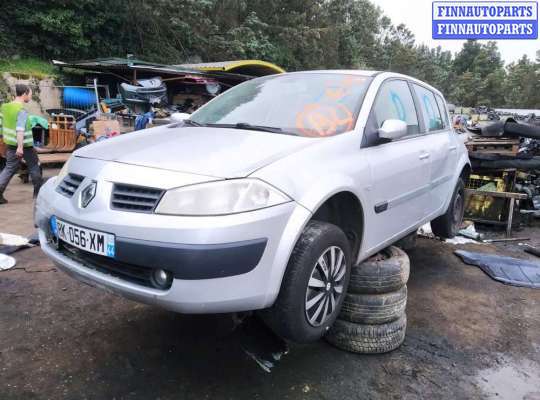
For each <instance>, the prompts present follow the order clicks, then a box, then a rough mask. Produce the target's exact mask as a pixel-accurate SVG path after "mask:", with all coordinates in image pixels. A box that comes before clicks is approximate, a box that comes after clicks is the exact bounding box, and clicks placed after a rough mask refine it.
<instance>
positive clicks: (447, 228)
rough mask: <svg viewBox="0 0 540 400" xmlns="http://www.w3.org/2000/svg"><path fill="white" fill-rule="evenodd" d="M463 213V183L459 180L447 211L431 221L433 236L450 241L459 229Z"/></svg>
mask: <svg viewBox="0 0 540 400" xmlns="http://www.w3.org/2000/svg"><path fill="white" fill-rule="evenodd" d="M464 211H465V183H463V179H462V178H459V179H458V181H457V184H456V187H455V189H454V193H453V194H452V199H451V200H450V204H449V205H448V210H446V212H445V213H444V214H443V215H441V216H440V217H437V218H435V219H434V220H433V221H431V230H432V232H433V233H434V234H435V236H439V237H441V238H445V239H451V238H453V237H454V236H456V235H457V233H458V231H459V230H460V228H461V221H462V220H463V213H464Z"/></svg>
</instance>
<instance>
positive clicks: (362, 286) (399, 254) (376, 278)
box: [349, 246, 410, 294]
mask: <svg viewBox="0 0 540 400" xmlns="http://www.w3.org/2000/svg"><path fill="white" fill-rule="evenodd" d="M409 271H410V262H409V257H408V256H407V254H406V253H405V252H404V251H403V250H401V249H399V248H398V247H395V246H390V247H387V248H386V249H384V250H382V251H381V252H379V253H377V254H375V255H374V256H372V257H370V258H368V259H367V260H366V261H364V262H362V263H361V264H358V265H355V266H354V267H352V269H351V280H350V283H349V293H356V294H377V293H390V292H393V291H396V290H399V289H401V288H402V287H403V286H405V284H406V283H407V280H408V279H409Z"/></svg>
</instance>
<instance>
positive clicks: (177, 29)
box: [0, 0, 540, 108]
mask: <svg viewBox="0 0 540 400" xmlns="http://www.w3.org/2000/svg"><path fill="white" fill-rule="evenodd" d="M2 5H3V7H2V13H0V57H1V58H7V57H12V56H18V57H20V58H24V57H32V58H35V57H38V58H39V59H43V60H50V59H52V58H56V59H62V60H75V59H87V58H101V57H109V56H119V57H124V56H125V55H126V54H128V53H131V54H134V55H135V56H136V57H137V58H143V59H148V60H151V61H155V62H164V63H172V64H180V63H182V62H198V61H224V60H232V59H250V58H255V59H264V60H267V61H271V62H274V63H276V64H278V65H280V66H282V67H284V68H285V69H286V70H299V69H320V68H368V69H378V70H391V71H396V72H402V73H405V74H409V75H412V76H416V77H418V78H419V79H422V80H424V81H426V82H429V83H431V84H433V85H434V86H435V87H437V88H439V89H441V91H442V92H443V93H444V94H445V95H446V96H447V98H448V100H449V101H451V102H455V103H458V104H462V105H468V106H474V105H479V104H482V105H488V106H509V107H518V106H519V107H528V108H540V98H539V97H540V95H539V93H540V90H539V89H540V87H539V85H540V84H539V73H540V67H539V65H540V63H539V61H540V60H536V62H534V61H530V60H528V59H526V58H524V59H521V60H519V61H518V62H517V63H512V64H510V65H509V66H508V67H506V68H505V67H504V65H503V62H502V60H501V57H500V54H499V52H498V49H497V45H496V43H495V42H488V43H486V44H480V43H478V42H475V41H468V42H466V43H465V44H464V46H463V48H462V50H461V51H460V52H459V53H458V54H457V55H456V56H455V57H453V56H452V54H451V53H450V52H448V51H443V50H442V49H441V48H440V47H437V48H429V47H427V46H425V45H418V44H417V43H416V42H415V38H414V35H413V34H412V33H411V31H410V30H409V29H408V28H407V27H406V26H404V25H398V26H395V25H393V24H392V23H391V21H390V20H389V19H388V18H387V17H385V16H384V15H383V13H382V11H381V10H380V8H378V7H376V6H375V5H373V4H372V3H371V2H370V1H369V0H274V1H267V0H153V1H151V2H149V1H146V0H115V1H108V0H107V1H106V0H78V1H76V2H74V1H69V0H3V2H2ZM6 65H7V64H6V62H4V63H2V64H0V70H2V69H4V70H5V69H6V68H8V69H9V68H18V69H25V68H23V66H17V63H15V64H13V63H11V62H10V63H9V66H8V67H6ZM30 70H31V68H30ZM38 70H39V68H38ZM38 72H39V71H38Z"/></svg>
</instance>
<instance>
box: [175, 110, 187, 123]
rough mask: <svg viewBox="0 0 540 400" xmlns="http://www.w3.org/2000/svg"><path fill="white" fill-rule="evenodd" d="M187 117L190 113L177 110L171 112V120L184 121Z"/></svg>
mask: <svg viewBox="0 0 540 400" xmlns="http://www.w3.org/2000/svg"><path fill="white" fill-rule="evenodd" d="M185 119H189V114H188V113H179V112H175V113H172V114H171V122H182V121H183V120H185Z"/></svg>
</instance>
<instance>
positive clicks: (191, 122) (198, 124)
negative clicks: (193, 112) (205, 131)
mask: <svg viewBox="0 0 540 400" xmlns="http://www.w3.org/2000/svg"><path fill="white" fill-rule="evenodd" d="M182 122H184V125H189V126H204V125H203V124H200V123H198V122H196V121H193V120H192V119H185V120H184V121H182Z"/></svg>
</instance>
